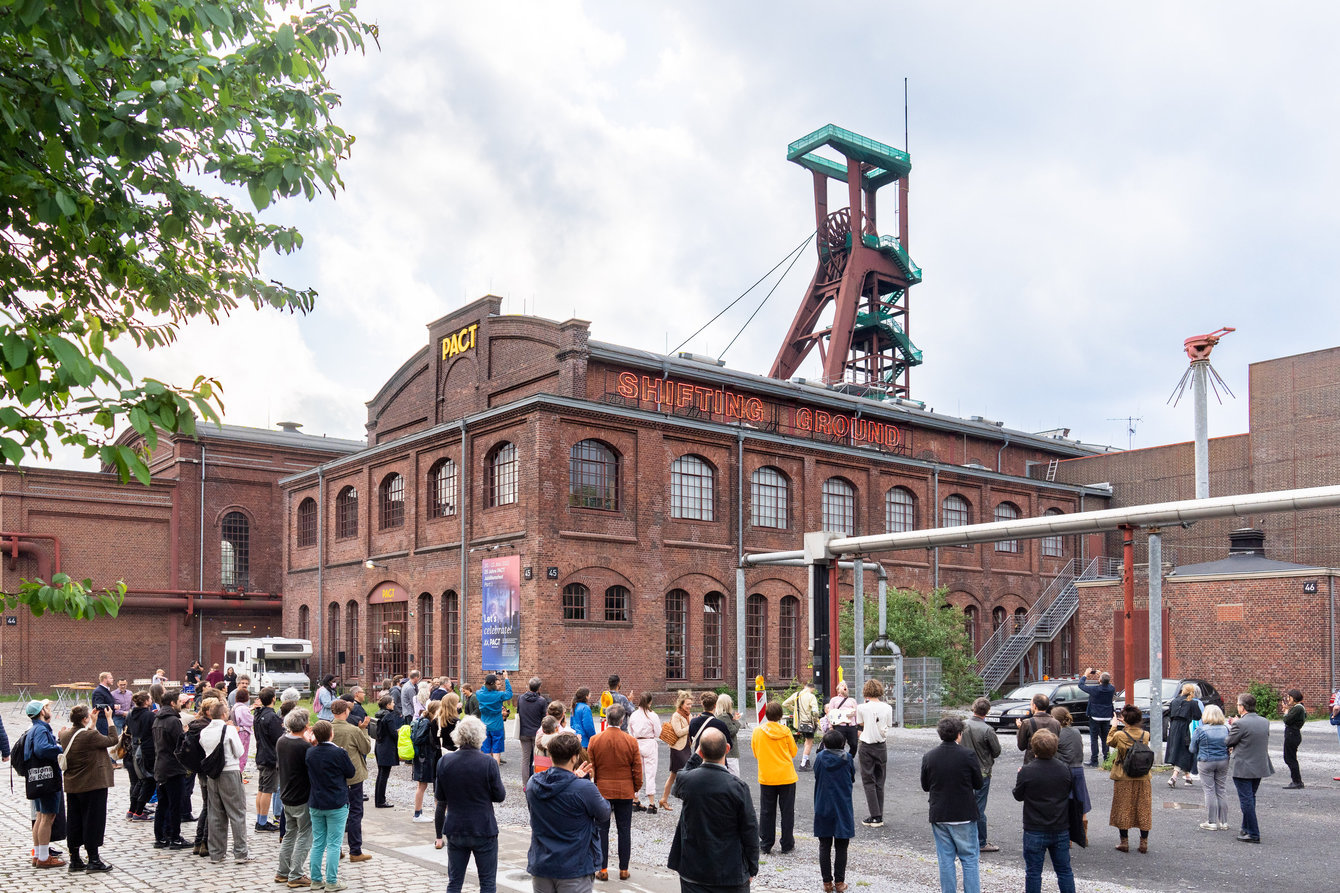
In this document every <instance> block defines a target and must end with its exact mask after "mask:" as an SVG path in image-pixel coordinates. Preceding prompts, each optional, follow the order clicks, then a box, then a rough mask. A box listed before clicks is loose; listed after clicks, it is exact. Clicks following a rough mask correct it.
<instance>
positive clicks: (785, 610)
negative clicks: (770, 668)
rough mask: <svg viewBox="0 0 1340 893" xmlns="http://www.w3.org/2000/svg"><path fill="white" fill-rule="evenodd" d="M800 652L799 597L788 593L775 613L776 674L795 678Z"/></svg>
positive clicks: (787, 678) (784, 677) (789, 678)
mask: <svg viewBox="0 0 1340 893" xmlns="http://www.w3.org/2000/svg"><path fill="white" fill-rule="evenodd" d="M799 652H800V599H798V598H796V597H795V596H794V595H788V596H786V597H785V598H783V599H782V603H781V605H780V606H779V611H778V615H777V674H778V675H779V676H780V677H781V678H782V679H783V680H787V681H789V680H791V679H795V678H796V666H797V664H798V663H799V661H798V658H797V655H798V654H799Z"/></svg>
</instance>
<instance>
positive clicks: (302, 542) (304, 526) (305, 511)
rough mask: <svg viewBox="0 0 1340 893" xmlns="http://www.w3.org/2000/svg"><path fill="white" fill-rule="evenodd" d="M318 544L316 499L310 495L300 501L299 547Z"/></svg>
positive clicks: (303, 547)
mask: <svg viewBox="0 0 1340 893" xmlns="http://www.w3.org/2000/svg"><path fill="white" fill-rule="evenodd" d="M315 545H316V500H315V499H313V498H312V497H310V496H308V497H307V498H306V499H304V500H303V501H302V502H300V503H298V548H299V549H305V548H307V547H308V546H315Z"/></svg>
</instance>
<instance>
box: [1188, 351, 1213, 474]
mask: <svg viewBox="0 0 1340 893" xmlns="http://www.w3.org/2000/svg"><path fill="white" fill-rule="evenodd" d="M1209 368H1210V361H1209V360H1196V361H1195V362H1193V363H1192V364H1191V396H1192V398H1193V400H1192V403H1193V406H1194V409H1195V419H1196V498H1197V499H1205V498H1207V497H1208V496H1209V495H1210V432H1209V420H1208V415H1209V412H1208V401H1207V395H1206V393H1205V392H1206V383H1207V382H1206V380H1207V378H1208V375H1207V373H1208V371H1209Z"/></svg>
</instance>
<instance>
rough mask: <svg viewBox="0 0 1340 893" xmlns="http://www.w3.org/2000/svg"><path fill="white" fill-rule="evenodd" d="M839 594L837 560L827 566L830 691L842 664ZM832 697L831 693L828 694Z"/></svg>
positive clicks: (835, 688) (835, 685)
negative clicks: (839, 631)
mask: <svg viewBox="0 0 1340 893" xmlns="http://www.w3.org/2000/svg"><path fill="white" fill-rule="evenodd" d="M840 596H841V590H840V589H839V580H838V566H837V562H833V563H832V564H830V565H829V566H828V673H829V676H830V678H831V679H832V691H833V692H836V691H837V680H838V668H840V667H841V666H842V648H841V647H839V646H840V644H841V640H842V636H841V635H839V633H838V630H839V626H838V601H839V598H840ZM829 697H832V694H829Z"/></svg>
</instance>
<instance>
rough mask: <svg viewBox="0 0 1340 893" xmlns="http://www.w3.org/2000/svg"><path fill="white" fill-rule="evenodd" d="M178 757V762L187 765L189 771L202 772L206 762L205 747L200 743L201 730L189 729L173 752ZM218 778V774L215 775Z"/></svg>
mask: <svg viewBox="0 0 1340 893" xmlns="http://www.w3.org/2000/svg"><path fill="white" fill-rule="evenodd" d="M172 755H173V756H174V757H176V758H177V762H179V763H181V764H182V765H183V766H185V767H186V771H187V772H195V773H197V774H198V773H199V772H200V767H201V765H202V764H203V763H204V762H205V748H204V746H203V745H201V743H200V730H199V729H187V730H186V732H185V733H184V734H183V735H182V736H181V738H180V739H178V741H177V748H176V750H174V751H173V752H172ZM214 777H215V778H217V777H218V776H214Z"/></svg>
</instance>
